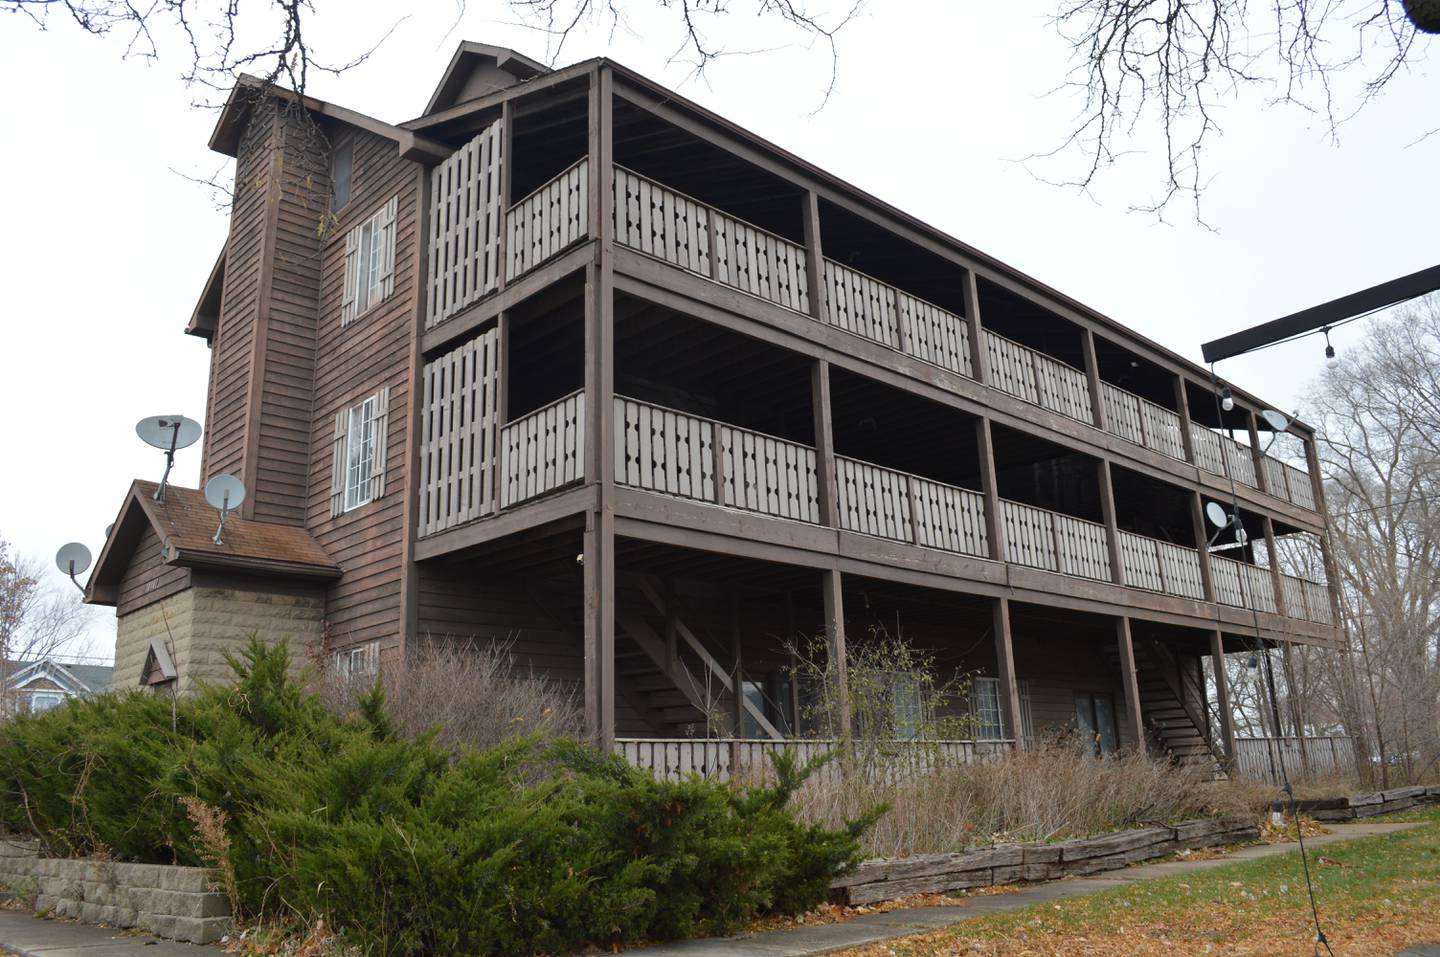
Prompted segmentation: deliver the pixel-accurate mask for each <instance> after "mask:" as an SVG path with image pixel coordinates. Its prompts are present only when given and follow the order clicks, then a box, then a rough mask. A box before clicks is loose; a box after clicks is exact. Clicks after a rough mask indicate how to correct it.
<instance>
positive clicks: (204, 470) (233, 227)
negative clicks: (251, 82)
mask: <svg viewBox="0 0 1440 957" xmlns="http://www.w3.org/2000/svg"><path fill="white" fill-rule="evenodd" d="M274 133H275V123H274V118H273V115H272V114H270V113H269V112H267V111H263V110H257V111H256V114H255V117H254V118H253V119H252V120H251V122H250V124H249V125H248V126H247V127H246V129H245V133H244V135H243V136H242V137H241V140H240V150H239V156H238V159H237V160H236V163H235V198H234V202H233V205H232V207H231V212H230V235H229V237H228V238H227V239H226V241H225V288H224V291H223V293H222V294H221V297H220V318H219V321H218V322H217V324H216V331H215V340H214V345H213V351H212V352H211V356H210V395H209V408H208V409H207V410H206V415H205V443H204V449H203V453H202V456H201V464H200V481H201V482H202V483H203V482H205V481H206V480H207V479H209V478H210V477H211V476H213V475H219V474H221V473H228V474H230V475H235V476H240V475H242V474H243V473H244V462H245V447H246V442H247V430H248V428H249V427H250V420H251V416H250V389H251V374H252V362H251V359H252V352H253V349H254V343H255V329H256V325H257V324H258V322H259V315H260V299H261V289H260V286H261V260H262V257H263V255H264V250H265V241H264V235H265V221H266V217H265V214H266V209H267V202H268V197H269V195H270V175H271V174H270V171H271V162H272V159H271V152H272V147H273V145H274Z"/></svg>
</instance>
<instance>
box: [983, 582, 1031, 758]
mask: <svg viewBox="0 0 1440 957" xmlns="http://www.w3.org/2000/svg"><path fill="white" fill-rule="evenodd" d="M990 621H991V629H992V630H993V631H994V633H995V676H996V677H997V678H999V679H1000V706H1001V707H1002V708H1004V709H1005V720H1006V722H1008V724H1009V727H1010V736H1011V737H1013V738H1014V739H1015V747H1016V749H1017V750H1023V749H1024V748H1025V735H1024V734H1023V733H1022V732H1023V729H1022V728H1021V721H1020V682H1019V681H1018V680H1017V679H1016V677H1015V643H1014V640H1013V636H1012V635H1011V631H1010V599H1008V598H1006V597H1005V596H1004V595H1001V596H1000V597H998V598H994V599H992V600H991V602H990Z"/></svg>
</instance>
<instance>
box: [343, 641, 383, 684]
mask: <svg viewBox="0 0 1440 957" xmlns="http://www.w3.org/2000/svg"><path fill="white" fill-rule="evenodd" d="M335 673H336V674H338V675H340V676H341V677H342V678H345V679H346V680H347V681H348V680H350V679H352V678H373V677H375V676H376V675H377V674H379V673H380V642H378V641H367V642H366V643H365V644H363V645H356V646H354V647H353V648H343V649H341V650H340V651H337V652H335Z"/></svg>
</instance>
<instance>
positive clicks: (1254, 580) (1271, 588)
mask: <svg viewBox="0 0 1440 957" xmlns="http://www.w3.org/2000/svg"><path fill="white" fill-rule="evenodd" d="M1210 574H1211V576H1212V577H1213V578H1214V579H1215V598H1216V599H1217V600H1218V601H1219V602H1220V603H1221V604H1222V605H1229V606H1231V607H1232V608H1250V609H1253V610H1255V611H1263V612H1269V613H1270V614H1272V615H1273V614H1276V613H1277V612H1278V610H1279V608H1278V606H1277V605H1276V603H1275V583H1274V582H1273V581H1271V580H1270V569H1268V568H1261V567H1260V566H1259V565H1250V564H1247V563H1245V562H1237V561H1235V560H1234V559H1233V558H1223V557H1221V556H1219V555H1214V554H1212V555H1211V556H1210Z"/></svg>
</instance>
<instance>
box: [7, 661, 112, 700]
mask: <svg viewBox="0 0 1440 957" xmlns="http://www.w3.org/2000/svg"><path fill="white" fill-rule="evenodd" d="M10 664H18V665H21V668H20V670H18V671H16V672H15V673H14V674H12V675H11V676H10V677H9V684H10V687H12V688H23V687H25V686H26V685H28V684H30V683H31V682H32V681H38V680H39V679H41V678H48V679H50V680H51V681H52V682H54V683H55V684H57V685H59V686H60V687H61V688H62V689H64V690H65V691H67V692H69V693H70V694H97V693H99V692H101V691H104V690H105V689H107V688H109V687H110V676H111V674H112V673H113V672H114V670H115V669H114V668H112V667H110V666H109V665H67V664H61V663H60V662H58V661H54V660H52V659H50V658H42V659H40V660H39V661H32V662H29V663H24V662H10Z"/></svg>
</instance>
